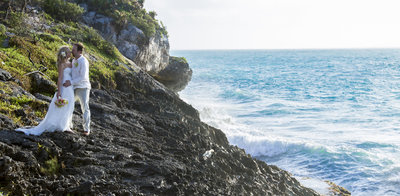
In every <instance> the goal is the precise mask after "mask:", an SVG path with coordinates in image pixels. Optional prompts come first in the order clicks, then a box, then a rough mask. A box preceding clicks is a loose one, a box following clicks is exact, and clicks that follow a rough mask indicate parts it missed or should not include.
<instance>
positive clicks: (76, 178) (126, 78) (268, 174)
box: [0, 69, 317, 195]
mask: <svg viewBox="0 0 400 196" xmlns="http://www.w3.org/2000/svg"><path fill="white" fill-rule="evenodd" d="M2 72H3V73H5V74H6V72H5V71H2ZM3 75H4V74H3ZM117 76H118V78H120V80H118V83H117V88H116V89H115V90H98V89H94V90H92V92H91V95H90V97H91V101H90V108H91V112H92V121H93V124H92V132H93V133H92V134H91V135H90V136H89V137H84V136H82V135H80V134H68V133H62V132H55V133H45V134H43V135H41V136H26V135H24V134H21V133H17V132H15V131H14V129H15V128H16V127H17V125H16V124H15V123H14V122H13V121H12V120H11V119H10V118H8V117H7V116H6V115H0V125H1V131H0V135H1V137H0V157H1V158H0V190H1V191H3V192H6V193H11V194H13V195H14V194H15V195H21V194H28V195H38V194H46V195H66V194H77V195H110V194H117V195H136V194H145V195H317V193H316V192H314V191H313V190H311V189H308V188H305V187H303V186H301V185H300V184H299V182H298V181H297V180H296V179H294V178H293V177H291V175H290V174H289V173H288V172H286V171H283V170H281V169H279V168H278V167H276V166H272V165H267V164H266V163H264V162H261V161H258V160H256V159H254V158H252V157H251V156H250V155H248V154H246V153H245V151H244V150H242V149H240V148H237V147H235V146H231V145H229V143H228V141H227V139H226V137H225V135H224V134H223V132H222V131H221V130H218V129H215V128H213V127H210V126H208V125H206V124H204V123H202V122H201V121H200V119H199V115H198V112H197V111H196V110H195V109H193V108H192V107H191V106H190V105H188V104H186V103H185V102H183V101H182V100H181V99H179V97H178V96H176V95H175V94H174V93H173V92H171V91H170V90H168V89H166V88H165V87H163V85H161V84H159V83H158V82H157V81H155V80H154V79H153V78H152V77H150V76H149V75H148V74H146V73H145V72H143V71H141V70H140V69H137V70H136V72H135V71H133V72H121V73H117ZM1 85H2V88H3V89H6V90H4V91H2V92H1V93H2V94H1V96H2V99H3V100H10V99H11V98H10V97H13V96H28V97H32V102H40V103H43V102H44V103H45V104H44V105H46V104H48V101H49V98H43V97H45V96H43V95H39V94H37V95H36V96H34V95H31V94H30V93H29V92H27V91H25V90H23V89H22V88H21V87H19V86H18V85H17V84H16V83H15V82H13V80H12V78H9V79H8V80H7V81H1ZM28 107H30V106H26V109H25V110H23V111H21V114H20V115H21V116H28V115H29V114H28V113H29V112H28V111H29V110H28ZM78 108H79V107H78V106H76V110H75V116H74V123H75V125H77V126H76V129H75V130H77V131H78V132H79V131H82V130H81V128H80V127H81V118H80V110H79V109H78Z"/></svg>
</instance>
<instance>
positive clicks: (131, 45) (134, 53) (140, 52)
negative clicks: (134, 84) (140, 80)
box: [83, 11, 169, 74]
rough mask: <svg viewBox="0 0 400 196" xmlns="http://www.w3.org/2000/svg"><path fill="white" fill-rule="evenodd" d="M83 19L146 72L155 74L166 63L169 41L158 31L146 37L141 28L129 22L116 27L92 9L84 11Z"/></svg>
mask: <svg viewBox="0 0 400 196" xmlns="http://www.w3.org/2000/svg"><path fill="white" fill-rule="evenodd" d="M83 21H84V22H85V23H86V24H87V25H89V26H91V27H93V28H95V29H97V30H98V31H99V32H100V34H101V35H102V36H103V37H104V38H105V39H106V40H108V41H110V42H111V43H113V44H114V45H115V46H116V47H117V48H118V50H119V51H120V52H121V53H122V54H123V55H124V56H126V57H128V58H129V59H131V60H133V61H134V62H135V63H136V64H137V65H138V66H139V67H141V68H142V69H143V70H145V71H146V72H148V73H150V74H156V73H158V72H159V71H161V70H163V69H164V68H165V67H166V66H167V65H168V60H169V41H168V38H167V37H166V36H164V35H161V34H160V33H159V32H156V33H155V35H154V36H152V37H150V38H147V37H146V36H145V34H144V33H143V31H142V30H140V29H139V28H137V27H136V26H134V25H132V24H131V23H128V24H127V25H125V26H124V27H121V29H117V27H115V25H114V24H113V19H112V18H110V17H107V16H104V15H101V14H98V13H96V12H94V11H92V12H87V13H85V14H84V15H83Z"/></svg>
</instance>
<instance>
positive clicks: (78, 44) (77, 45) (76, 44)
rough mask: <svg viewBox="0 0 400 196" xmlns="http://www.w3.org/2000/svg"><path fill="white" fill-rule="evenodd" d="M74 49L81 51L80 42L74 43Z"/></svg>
mask: <svg viewBox="0 0 400 196" xmlns="http://www.w3.org/2000/svg"><path fill="white" fill-rule="evenodd" d="M74 45H75V46H76V49H77V50H78V51H80V52H83V45H82V44H81V43H75V44H74Z"/></svg>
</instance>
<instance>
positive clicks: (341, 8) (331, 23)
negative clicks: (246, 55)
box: [144, 0, 400, 50]
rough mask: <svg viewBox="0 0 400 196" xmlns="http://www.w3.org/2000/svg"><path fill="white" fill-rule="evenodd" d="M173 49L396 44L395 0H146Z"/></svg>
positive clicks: (398, 14)
mask: <svg viewBox="0 0 400 196" xmlns="http://www.w3.org/2000/svg"><path fill="white" fill-rule="evenodd" d="M144 6H145V8H146V10H148V11H156V12H157V14H158V15H157V17H156V18H157V19H158V20H160V21H162V22H163V24H164V25H165V26H166V27H167V31H168V33H169V42H170V47H171V49H172V50H186V49H319V48H321V49H326V48H400V1H399V0H145V3H144Z"/></svg>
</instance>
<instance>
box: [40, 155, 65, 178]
mask: <svg viewBox="0 0 400 196" xmlns="http://www.w3.org/2000/svg"><path fill="white" fill-rule="evenodd" d="M60 168H61V165H60V164H59V163H58V159H57V156H50V159H49V160H47V161H46V162H45V167H40V172H41V173H43V174H46V175H55V174H57V173H58V171H59V170H60Z"/></svg>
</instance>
